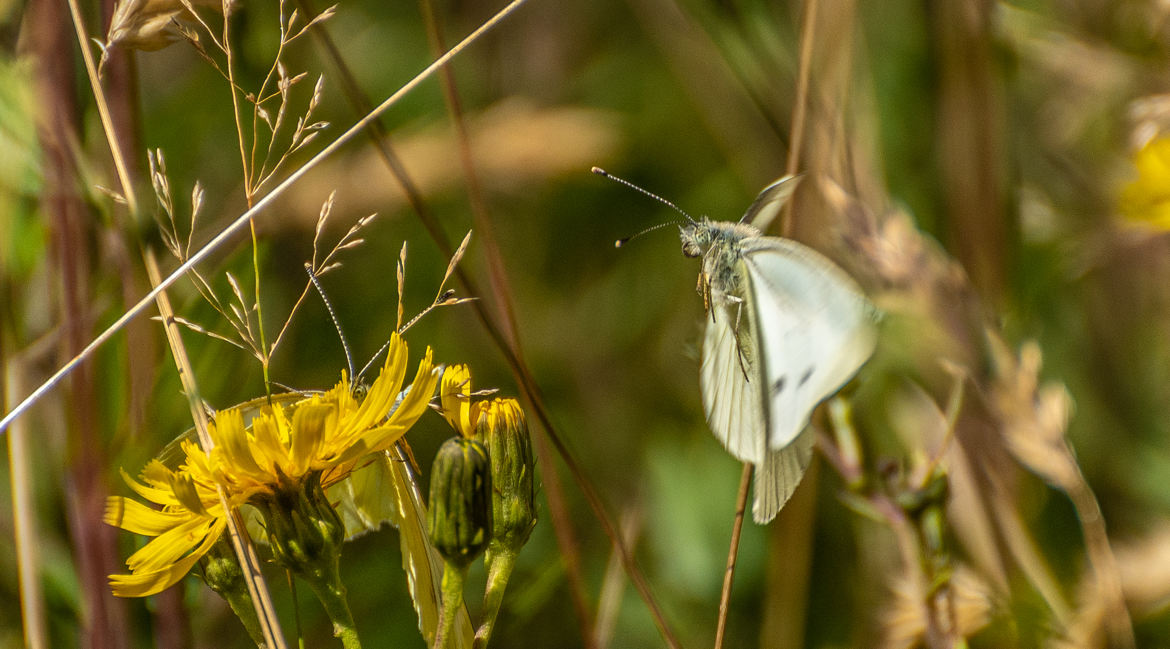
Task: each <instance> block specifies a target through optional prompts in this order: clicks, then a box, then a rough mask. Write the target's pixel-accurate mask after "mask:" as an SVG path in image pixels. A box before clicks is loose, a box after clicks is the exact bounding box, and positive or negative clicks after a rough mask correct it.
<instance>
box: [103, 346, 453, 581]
mask: <svg viewBox="0 0 1170 649" xmlns="http://www.w3.org/2000/svg"><path fill="white" fill-rule="evenodd" d="M406 365H407V346H406V343H405V342H404V341H403V340H402V339H401V338H400V337H399V336H397V335H396V336H394V338H393V339H392V340H391V343H390V347H389V351H388V352H387V356H386V364H385V366H384V367H383V368H382V372H381V374H380V375H379V376H378V378H377V380H375V381H374V383H373V385H371V386H370V389H369V391H368V393H367V394H366V396H365V398H364V399H362V400H361V401H360V403H359V401H358V400H357V399H355V398H354V396H353V391H352V388H351V386H350V383H349V379H348V377H346V376H345V375H344V374H343V375H342V379H341V381H340V382H339V383H338V384H337V385H336V386H335V387H334V388H333V389H332V390H330V391H328V392H325V393H324V394H318V395H314V396H312V397H309V398H307V399H304V400H301V401H298V402H296V403H293V404H291V405H287V406H286V405H284V404H281V403H279V402H277V403H274V404H272V405H265V406H263V407H262V408H261V409H260V412H259V413H257V414H255V415H254V416H253V417H252V420H251V423H250V424H248V425H245V423H244V414H243V413H242V412H241V410H240V409H238V408H234V409H228V410H225V411H221V412H219V413H217V415H216V417H215V422H214V424H213V426H212V427H211V430H210V433H211V438H212V441H213V443H214V447H213V448H212V450H211V453H210V454H205V453H204V452H203V451H202V450H201V449H200V448H199V447H198V446H197V445H196V444H195V443H193V442H191V441H186V440H185V441H184V442H183V444H182V451H183V457H184V458H185V459H184V460H183V463H182V464H180V465H179V468H178V469H177V470H172V469H169V468H168V467H166V466H165V465H163V464H162V463H161V462H158V461H157V460H156V461H152V462H151V463H150V464H148V465H147V466H146V468H145V469H144V470H143V474H142V478H143V480H144V481H145V483H146V484H141V483H138V482H136V481H134V480H132V479H130V478H129V477H128V476H127V479H126V480H127V484H129V485H130V487H131V489H133V490H134V491H135V492H136V493H137V494H138V495H139V496H142V497H143V498H145V499H146V500H148V501H150V502H152V503H154V504H156V505H160V506H161V509H153V508H150V507H147V506H145V505H143V504H141V503H139V502H137V501H134V500H131V499H129V498H122V497H112V498H110V499H109V501H108V503H107V507H106V517H105V519H106V522H107V523H109V524H110V525H115V526H118V527H121V528H122V529H125V530H126V531H129V532H134V533H136V534H142V535H144V536H153V537H155V538H154V539H153V540H152V541H150V542H149V543H147V544H146V545H145V546H144V547H143V548H142V549H141V550H139V551H138V552H136V553H134V555H132V556H131V557H130V559H128V560H127V562H126V564H127V566H128V567H129V568H130V572H131V574H129V575H111V577H110V585H111V587H112V588H113V590H114V594H115V595H119V596H122V597H143V596H146V595H153V594H155V593H158V592H160V591H162V590H164V589H166V588H168V587H169V586H172V585H173V584H175V583H176V582H178V581H179V580H180V579H182V577H183V576H184V575H186V574H187V572H188V571H189V570H190V569H191V567H192V566H193V565H194V564H195V562H196V561H198V560H199V558H200V557H202V556H203V555H204V554H206V553H207V551H208V550H209V549H210V548H211V546H212V545H213V544H214V543H215V540H216V539H218V537H219V535H220V533H222V532H223V529H224V527H225V526H226V521H225V517H224V511H223V508H222V507H221V506H220V504H219V498H218V495H217V493H216V485H217V484H218V485H221V486H222V487H223V489H224V493H225V495H226V496H227V498H228V502H229V505H230V506H232V507H237V506H239V505H241V504H245V503H249V502H251V503H253V504H257V503H260V502H270V501H271V500H272V499H273V498H274V497H275V496H276V495H278V494H281V493H288V492H289V491H290V490H295V491H299V490H300V489H301V488H302V487H303V486H304V485H305V484H306V482H307V481H309V479H310V478H311V479H312V480H314V481H316V482H318V483H319V485H320V486H321V487H329V486H330V485H332V484H335V483H337V482H340V481H341V480H343V479H345V478H346V477H347V476H348V475H349V473H350V472H351V471H353V469H354V468H355V467H356V466H358V465H359V463H360V462H361V461H362V460H363V459H364V458H365V457H366V456H368V455H370V454H371V453H377V452H381V451H384V450H386V449H388V448H390V446H391V445H393V444H394V443H395V442H396V441H398V439H399V438H401V437H402V436H403V435H404V434H405V433H406V431H407V430H409V429H410V427H411V426H413V425H414V423H415V422H416V421H417V420H418V418H419V417H420V416H421V415H422V413H423V412H424V411H425V410H426V408H427V404H428V403H429V401H430V398H431V395H432V394H434V392H435V384H436V383H437V381H438V377H437V374H438V373H437V371H436V370H435V367H434V363H433V360H432V352H431V350H430V348H428V349H427V352H426V356H425V358H424V359H423V360H422V362H420V363H419V367H418V371H417V372H416V374H415V378H414V382H413V383H412V384H411V385H410V387H409V388H408V390H407V392H406V393H405V395H404V396H403V398H402V400H401V403H398V405H397V406H395V401H396V398H397V397H398V395H399V393H400V391H401V389H402V384H403V381H404V379H405V377H406V369H407V368H406Z"/></svg>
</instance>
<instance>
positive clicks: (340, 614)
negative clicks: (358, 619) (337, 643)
mask: <svg viewBox="0 0 1170 649" xmlns="http://www.w3.org/2000/svg"><path fill="white" fill-rule="evenodd" d="M333 574H334V576H335V577H336V575H337V573H336V572H334V573H333ZM305 581H307V582H308V583H309V588H311V589H313V593H314V594H315V595H316V596H317V599H318V600H320V601H321V605H322V606H324V607H325V613H326V614H327V615H328V616H329V620H330V621H331V622H333V637H335V638H341V646H343V647H345V649H361V648H362V643H361V640H359V639H358V634H357V627H355V626H354V624H353V614H352V613H350V612H349V604H347V603H346V600H345V586H343V585H342V584H341V580H340V579H336V578H335V579H328V578H324V579H320V580H316V579H306V580H305Z"/></svg>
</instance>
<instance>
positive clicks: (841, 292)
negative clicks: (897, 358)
mask: <svg viewBox="0 0 1170 649" xmlns="http://www.w3.org/2000/svg"><path fill="white" fill-rule="evenodd" d="M742 251H743V263H744V265H745V266H746V267H747V271H748V272H747V276H748V284H749V288H750V290H751V294H752V299H753V304H754V306H755V309H754V311H755V315H756V318H757V322H758V324H757V327H758V330H759V335H758V338H759V343H758V344H759V348H760V356H761V360H762V363H761V371H760V373H761V374H762V376H763V377H764V381H765V382H766V396H765V397H764V404H765V411H764V418H765V420H766V421H767V425H768V435H767V439H768V447H769V448H770V449H772V450H778V449H782V448H784V447H785V446H787V445H789V444H790V443H792V441H793V440H795V439H796V438H797V435H799V434H800V432H801V430H803V429H804V427H805V425H806V424H807V423H808V418H809V415H810V414H811V413H812V410H813V409H814V408H815V407H816V406H817V404H818V403H820V402H821V401H823V400H824V399H826V398H828V397H829V396H831V395H832V394H833V393H834V392H836V391H837V390H838V389H839V388H840V387H841V386H842V385H844V384H845V383H846V382H847V381H848V380H849V379H850V378H851V377H852V376H853V375H854V374H856V373H857V370H858V369H859V368H860V367H861V366H862V364H864V363H865V361H866V360H868V359H869V357H870V355H871V354H872V353H873V349H874V345H875V343H876V330H875V327H874V317H875V313H876V311H875V309H874V307H873V306H872V305H871V304H870V303H869V301H868V300H866V299H865V296H864V295H863V294H862V292H861V289H860V288H859V287H858V286H857V283H856V282H854V281H853V279H852V278H851V277H849V275H847V274H846V273H845V271H843V270H841V269H840V268H839V267H838V266H837V265H836V264H834V263H833V262H831V261H829V260H828V259H827V258H826V257H824V256H823V255H821V254H820V253H818V252H816V251H814V250H812V249H811V248H809V247H807V246H804V245H802V244H800V243H797V242H795V241H792V240H789V239H779V238H775V237H756V238H751V239H746V240H744V242H743V245H742Z"/></svg>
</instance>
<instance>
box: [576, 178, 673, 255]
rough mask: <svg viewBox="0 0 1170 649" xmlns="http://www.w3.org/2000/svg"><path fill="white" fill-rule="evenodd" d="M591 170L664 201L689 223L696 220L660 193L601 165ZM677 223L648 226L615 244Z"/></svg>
mask: <svg viewBox="0 0 1170 649" xmlns="http://www.w3.org/2000/svg"><path fill="white" fill-rule="evenodd" d="M591 171H593V173H595V174H597V175H598V176H601V177H603V178H608V179H610V180H612V181H614V182H617V183H621V184H623V185H625V186H626V187H629V188H630V189H632V190H634V191H636V192H638V193H639V194H642V195H643V196H648V197H650V198H652V199H654V200H656V201H658V202H659V203H662V204H663V205H665V206H667V207H669V208H670V209H672V210H674V211H675V212H678V213H679V214H682V215H683V216H684V217H686V220H687V222H688V223H692V224H693V223H694V222H695V219H694V218H693V217H692V216H691V215H690V214H687V213H686V212H684V211H683V209H682V208H681V207H679V206H678V205H675V204H674V203H671V202H670V201H668V200H666V199H665V198H663V197H661V196H659V195H658V194H655V193H654V192H651V191H648V190H645V189H642V188H641V187H639V186H637V185H635V184H634V183H632V182H630V181H628V180H626V179H624V178H618V177H617V176H615V175H613V174H611V173H609V172H608V171H606V170H605V169H602V168H601V167H593V169H592V170H591ZM677 223H678V221H672V222H670V223H663V224H661V225H656V226H654V227H652V228H647V229H645V230H643V231H641V232H639V233H638V234H635V235H634V236H632V237H626V238H625V239H618V240H617V241H616V242H614V246H615V247H618V248H621V247H622V246H623V245H625V244H626V243H627V242H629V241H630V239H634V238H636V237H640V236H642V235H643V234H646V233H647V232H653V231H654V230H657V229H658V228H663V227H666V226H668V225H676V224H677Z"/></svg>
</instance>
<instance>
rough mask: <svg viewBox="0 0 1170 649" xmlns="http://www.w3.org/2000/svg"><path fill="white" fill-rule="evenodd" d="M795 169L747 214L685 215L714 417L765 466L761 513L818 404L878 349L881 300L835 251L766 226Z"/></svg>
mask: <svg viewBox="0 0 1170 649" xmlns="http://www.w3.org/2000/svg"><path fill="white" fill-rule="evenodd" d="M795 181H796V179H795V178H792V177H787V178H782V179H780V180H779V181H777V182H776V183H773V184H772V185H770V186H768V187H767V188H765V189H764V190H763V191H762V192H761V193H760V196H759V197H758V198H757V199H756V201H755V202H754V203H753V204H752V206H751V207H749V208H748V211H747V213H746V214H745V215H744V217H743V219H741V220H740V221H739V222H727V221H710V220H708V219H703V220H701V221H691V222H690V223H689V224H687V225H685V226H682V228H681V231H680V239H681V241H682V247H683V254H684V255H685V256H687V257H694V258H701V264H702V265H701V269H700V273H699V292H700V293H701V294H702V296H703V302H704V306H705V307H706V310H707V313H708V318H707V327H706V332H705V334H704V339H703V354H702V367H701V371H700V382H701V386H702V395H703V407H704V410H705V412H706V416H707V422H708V424H709V425H710V427H711V430H712V432H714V433H715V436H716V437H717V438H719V440H720V442H722V443H723V445H724V446H725V447H726V448H727V450H728V451H729V452H730V453H731V454H732V455H734V456H735V457H736V458H738V459H740V460H741V461H744V462H751V463H752V464H754V465H755V466H756V478H755V499H754V504H753V507H752V513H753V518H754V519H755V520H756V522H758V523H764V522H767V521H770V520H771V519H772V518H774V517H775V515H776V513H777V512H778V511H779V510H780V508H781V507H782V506H783V505H784V503H785V502H786V501H787V500H788V498H789V497H790V496H791V495H792V492H793V490H795V488H796V486H797V484H799V482H800V479H801V477H802V476H803V475H804V472H805V470H806V469H807V467H808V464H809V462H810V461H811V459H812V445H813V436H812V434H811V432H810V431H808V430H806V427H807V424H808V420H809V417H810V415H811V413H812V411H813V409H814V408H815V407H816V406H817V404H819V403H820V402H821V401H823V400H824V399H826V398H828V397H829V396H831V395H832V394H833V393H835V392H836V391H837V390H838V389H840V387H841V386H842V385H844V384H845V383H846V382H847V381H848V380H849V379H850V378H851V377H852V376H853V375H854V374H855V373H856V372H857V370H858V369H859V368H860V367H861V365H862V364H864V363H865V361H866V360H867V359H868V358H869V356H870V355H871V354H872V352H873V349H874V346H875V343H876V331H875V327H874V323H875V321H876V319H877V311H876V309H874V307H873V306H872V305H871V304H870V303H869V301H868V300H866V298H865V297H864V295H863V293H862V291H861V289H860V287H858V286H857V283H856V282H855V281H854V280H853V279H852V278H851V277H849V275H848V274H846V273H845V271H843V270H841V269H840V268H839V267H838V266H837V265H836V264H834V263H833V262H832V261H830V260H829V259H827V258H826V257H824V256H823V255H821V254H820V253H818V252H816V251H814V250H812V249H811V248H809V247H807V246H805V245H803V244H800V243H798V242H796V241H793V240H790V239H784V238H780V237H768V236H764V235H763V233H762V229H763V228H765V227H767V224H768V223H769V222H770V221H771V220H772V218H773V217H774V216H775V215H776V214H777V213H778V212H779V210H780V207H782V205H783V203H784V202H785V200H786V199H787V198H788V197H789V196H790V195H791V193H792V191H793V189H794V187H795V184H796V182H795Z"/></svg>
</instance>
